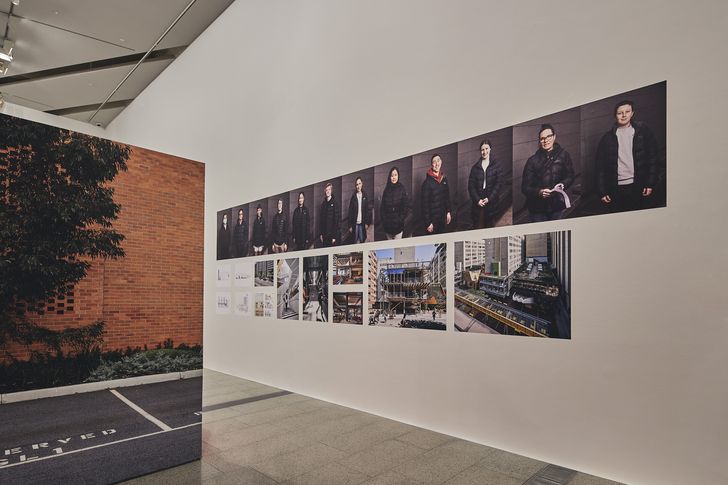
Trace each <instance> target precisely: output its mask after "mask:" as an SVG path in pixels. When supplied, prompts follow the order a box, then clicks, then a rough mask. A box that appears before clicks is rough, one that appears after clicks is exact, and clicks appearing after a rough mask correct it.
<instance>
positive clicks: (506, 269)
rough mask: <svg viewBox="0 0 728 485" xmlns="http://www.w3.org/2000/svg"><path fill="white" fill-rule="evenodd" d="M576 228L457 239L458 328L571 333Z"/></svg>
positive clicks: (562, 335) (534, 334)
mask: <svg viewBox="0 0 728 485" xmlns="http://www.w3.org/2000/svg"><path fill="white" fill-rule="evenodd" d="M570 273H571V232H570V231H561V232H549V233H541V234H526V235H517V236H506V237H500V238H493V239H479V240H474V241H461V242H456V243H455V275H454V277H455V329H456V330H458V331H460V332H470V333H486V334H488V333H489V334H500V335H520V336H529V337H550V338H561V339H570V338H571V299H570V295H571V275H570Z"/></svg>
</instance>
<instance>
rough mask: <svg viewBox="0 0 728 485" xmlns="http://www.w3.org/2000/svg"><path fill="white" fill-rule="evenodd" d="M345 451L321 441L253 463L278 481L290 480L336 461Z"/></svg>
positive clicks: (259, 469) (256, 467) (257, 468)
mask: <svg viewBox="0 0 728 485" xmlns="http://www.w3.org/2000/svg"><path fill="white" fill-rule="evenodd" d="M342 457H343V453H342V452H340V451H338V450H335V449H333V448H331V447H329V446H326V445H324V444H321V443H317V444H314V445H311V446H309V447H304V448H301V449H299V450H296V451H294V452H292V453H286V454H283V455H278V456H276V457H274V458H271V459H269V460H265V461H262V462H260V463H255V464H253V467H254V468H255V469H256V470H258V471H260V472H261V473H264V474H265V475H267V476H269V477H271V478H273V479H274V480H276V481H279V482H280V481H283V480H288V479H291V478H293V477H296V476H298V475H303V474H304V473H306V472H308V471H310V470H313V469H314V468H317V467H321V466H323V465H325V464H327V463H331V462H335V461H337V460H339V459H341V458H342Z"/></svg>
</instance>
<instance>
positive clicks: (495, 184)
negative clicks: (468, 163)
mask: <svg viewBox="0 0 728 485" xmlns="http://www.w3.org/2000/svg"><path fill="white" fill-rule="evenodd" d="M492 146H493V145H492V144H491V142H490V140H483V141H482V142H480V159H479V160H478V161H477V162H475V164H474V165H473V167H472V168H471V169H470V175H469V176H468V195H469V197H470V204H471V217H472V220H473V229H483V228H486V227H493V225H494V223H495V221H494V217H495V207H496V204H497V202H498V196H499V194H500V190H501V184H502V181H501V177H502V176H501V172H500V166H499V164H498V162H497V161H496V160H495V159H493V158H492V157H491V149H492Z"/></svg>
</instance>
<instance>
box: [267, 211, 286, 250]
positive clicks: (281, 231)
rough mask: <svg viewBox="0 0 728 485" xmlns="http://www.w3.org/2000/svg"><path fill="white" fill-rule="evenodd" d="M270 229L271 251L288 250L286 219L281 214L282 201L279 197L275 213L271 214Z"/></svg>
mask: <svg viewBox="0 0 728 485" xmlns="http://www.w3.org/2000/svg"><path fill="white" fill-rule="evenodd" d="M270 231H271V240H272V243H273V244H272V249H273V252H274V253H285V252H286V251H288V242H287V239H288V220H287V219H286V216H285V214H283V201H282V200H281V199H278V203H277V205H276V215H274V216H273V223H272V224H271V228H270Z"/></svg>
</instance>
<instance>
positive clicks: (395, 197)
mask: <svg viewBox="0 0 728 485" xmlns="http://www.w3.org/2000/svg"><path fill="white" fill-rule="evenodd" d="M409 211H410V200H409V195H408V194H407V189H406V188H405V186H404V184H402V183H401V182H400V181H399V169H398V168H397V167H392V169H391V170H390V171H389V176H388V178H387V185H386V186H385V187H384V191H383V192H382V203H381V205H380V206H379V213H380V216H381V219H382V227H383V228H384V233H385V234H386V235H387V239H401V238H402V233H403V232H404V223H405V221H406V219H407V215H408V214H409Z"/></svg>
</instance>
